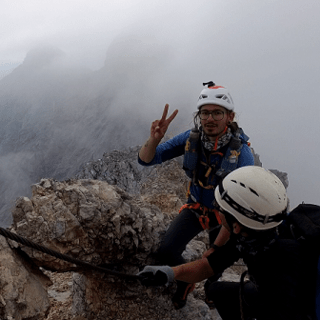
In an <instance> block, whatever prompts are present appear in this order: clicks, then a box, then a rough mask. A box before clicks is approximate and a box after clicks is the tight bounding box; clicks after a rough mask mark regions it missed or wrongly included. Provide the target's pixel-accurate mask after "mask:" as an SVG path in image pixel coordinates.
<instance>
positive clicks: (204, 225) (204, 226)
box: [199, 216, 210, 230]
mask: <svg viewBox="0 0 320 320" xmlns="http://www.w3.org/2000/svg"><path fill="white" fill-rule="evenodd" d="M199 222H200V224H201V227H202V229H203V230H207V229H209V222H210V219H209V217H207V216H200V217H199Z"/></svg>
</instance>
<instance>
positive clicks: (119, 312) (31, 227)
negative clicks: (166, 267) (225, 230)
mask: <svg viewBox="0 0 320 320" xmlns="http://www.w3.org/2000/svg"><path fill="white" fill-rule="evenodd" d="M138 150H139V147H136V148H131V149H129V150H126V151H121V152H120V151H113V152H111V153H109V154H104V156H103V158H102V159H99V160H97V161H92V162H88V163H86V164H85V165H84V166H83V167H82V169H81V171H80V172H79V173H78V174H77V175H76V178H73V179H69V180H66V181H56V180H54V179H42V180H41V181H40V182H39V183H37V184H34V185H33V186H32V196H31V197H30V198H28V197H20V198H18V199H17V201H16V205H15V207H14V208H13V210H12V215H13V224H12V227H11V230H12V231H14V232H16V233H17V234H19V235H21V236H23V237H25V238H28V239H29V240H32V241H34V242H36V243H39V244H42V245H44V246H46V247H48V248H49V249H52V250H55V251H57V252H59V253H63V254H66V255H68V256H70V257H73V258H75V259H80V260H81V261H85V262H86V263H89V264H92V265H98V266H101V267H103V268H107V269H112V270H114V271H119V272H121V273H124V274H131V275H134V274H136V273H137V272H138V271H139V270H141V269H142V268H143V266H144V265H147V264H155V263H156V261H155V259H154V253H155V252H156V250H157V248H158V246H159V243H160V241H161V236H162V235H163V234H164V232H165V231H166V229H167V228H168V226H169V224H170V223H171V221H172V219H173V218H174V217H175V216H176V215H177V214H178V211H179V208H180V207H181V206H182V205H183V204H184V203H185V201H186V196H185V193H186V190H187V185H188V179H187V178H186V175H185V173H184V171H183V170H182V168H181V167H182V166H181V159H173V160H171V161H168V162H166V163H164V164H162V165H158V166H152V167H147V168H145V167H141V166H139V165H138V164H137V153H138ZM257 159H258V160H259V156H258V157H257ZM276 174H277V175H282V176H283V177H284V178H287V177H286V174H283V173H281V172H277V173H276ZM284 181H285V180H284ZM207 245H208V234H207V233H206V232H202V233H200V234H199V235H198V236H197V237H196V238H195V239H194V240H193V241H191V242H190V243H189V244H188V246H187V248H186V250H185V252H184V253H183V256H184V258H185V259H186V261H192V260H196V259H199V258H200V257H201V256H202V254H203V252H204V251H205V250H206V248H207ZM15 250H16V251H17V252H19V250H20V252H23V254H22V255H26V256H27V257H28V259H30V261H32V263H33V264H36V265H37V266H38V267H41V268H40V269H41V270H42V269H45V270H47V271H45V274H46V275H47V276H48V277H49V278H50V279H52V281H58V282H59V284H60V286H59V285H56V284H55V285H51V286H50V287H49V288H48V289H46V286H48V283H47V284H46V285H44V286H43V290H44V291H45V294H44V295H43V296H44V297H47V298H46V299H47V300H46V301H50V305H51V307H50V309H49V307H48V306H47V311H42V309H41V311H39V315H38V316H37V319H39V320H58V319H59V320H60V319H66V320H69V319H70V320H71V319H73V320H84V319H86V320H88V319H89V320H90V319H98V320H99V319H141V320H142V319H185V320H188V319H203V320H204V319H206V320H207V319H208V320H209V319H215V320H216V319H220V318H219V316H218V314H217V312H215V311H212V310H209V308H208V307H207V306H206V305H205V303H204V302H203V301H204V290H203V284H204V282H202V283H199V284H197V286H196V289H195V291H194V292H193V293H192V294H190V295H189V297H190V298H189V297H188V303H187V305H186V307H185V308H183V309H181V310H175V309H174V307H173V305H172V303H171V297H172V295H173V293H174V291H175V285H173V286H171V287H168V288H167V287H163V288H146V287H144V286H141V285H140V283H139V282H137V281H135V280H128V279H123V278H118V277H116V276H112V275H109V274H107V273H101V272H98V271H95V270H90V269H87V268H86V269H84V268H83V267H81V265H78V264H72V263H69V262H67V261H64V260H60V259H58V258H55V257H53V256H51V255H48V254H45V253H42V252H40V251H37V250H34V249H31V248H29V247H26V246H22V245H17V244H15ZM2 251H3V250H1V252H2ZM0 261H2V260H0ZM23 265H24V264H23ZM243 268H244V267H243V265H241V264H240V266H239V267H232V268H230V269H228V270H226V272H225V273H224V275H223V279H227V280H228V281H239V277H240V274H241V272H242V271H243ZM26 270H27V271H26V277H30V278H32V277H35V279H39V283H41V284H42V283H44V278H43V274H42V277H41V276H40V274H41V272H40V271H39V269H37V270H38V274H37V273H36V275H37V276H34V275H33V272H31V271H29V269H28V268H27V269H26ZM59 274H60V275H62V274H65V275H67V276H65V277H63V276H59ZM15 281H16V279H15V278H12V282H15ZM47 281H48V279H47ZM28 288H29V287H28ZM39 290H40V289H39ZM48 299H49V300H48ZM4 301H5V302H6V300H4ZM1 303H2V299H1V297H0V304H1ZM47 303H48V302H47ZM3 305H4V304H3ZM15 308H17V306H16V305H14V307H12V310H15ZM0 310H5V309H4V308H0ZM6 312H7V311H6ZM46 312H47V314H45V313H46ZM17 319H20V318H17ZM21 319H24V318H21Z"/></svg>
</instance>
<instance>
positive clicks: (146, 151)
mask: <svg viewBox="0 0 320 320" xmlns="http://www.w3.org/2000/svg"><path fill="white" fill-rule="evenodd" d="M159 142H160V141H158V140H156V139H154V138H151V137H150V138H149V139H148V140H147V141H146V143H145V144H144V145H143V146H142V148H141V149H140V151H139V158H140V159H141V160H142V161H143V162H145V163H149V162H151V161H152V160H153V158H154V156H155V154H156V148H157V146H158V144H159Z"/></svg>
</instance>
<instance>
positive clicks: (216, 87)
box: [208, 86, 225, 89]
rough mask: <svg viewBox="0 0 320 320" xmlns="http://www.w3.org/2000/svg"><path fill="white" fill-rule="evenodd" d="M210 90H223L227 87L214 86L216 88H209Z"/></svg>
mask: <svg viewBox="0 0 320 320" xmlns="http://www.w3.org/2000/svg"><path fill="white" fill-rule="evenodd" d="M208 88H209V89H219V88H222V89H225V87H222V86H214V87H208Z"/></svg>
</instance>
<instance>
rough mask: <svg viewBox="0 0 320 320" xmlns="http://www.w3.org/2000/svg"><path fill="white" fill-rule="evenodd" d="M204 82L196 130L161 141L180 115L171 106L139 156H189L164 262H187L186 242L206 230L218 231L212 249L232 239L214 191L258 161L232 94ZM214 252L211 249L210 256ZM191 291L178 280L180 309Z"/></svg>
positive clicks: (146, 159) (161, 256)
mask: <svg viewBox="0 0 320 320" xmlns="http://www.w3.org/2000/svg"><path fill="white" fill-rule="evenodd" d="M204 86H205V88H204V89H203V90H202V91H201V93H200V96H199V98H198V101H197V103H196V108H197V112H196V114H195V116H194V124H195V128H193V129H192V130H187V131H185V132H183V133H181V134H179V135H177V136H175V137H173V138H171V139H169V140H168V141H166V142H164V143H160V142H161V140H162V138H163V137H164V135H165V133H166V131H167V129H168V126H169V125H170V123H171V122H172V121H173V119H174V118H175V117H176V115H177V113H178V110H175V111H174V112H173V113H172V114H171V116H170V117H168V118H167V115H168V109H169V106H168V105H166V106H165V108H164V112H163V115H162V118H161V119H160V120H155V121H154V122H153V123H152V125H151V129H150V137H149V139H148V140H147V142H146V143H145V144H144V145H143V146H142V148H141V149H140V152H139V156H138V162H139V163H140V164H141V165H144V166H150V165H155V164H160V163H163V162H165V161H167V160H170V159H173V158H175V157H179V156H181V155H184V161H183V168H184V170H185V172H186V174H187V175H188V176H189V177H190V180H191V181H190V186H189V190H188V198H187V203H186V204H185V205H184V206H183V207H182V208H181V209H180V214H179V215H178V216H177V217H176V218H175V220H174V221H173V222H172V224H171V225H170V227H169V229H168V231H167V232H166V234H165V235H164V237H163V239H162V242H161V245H160V248H159V250H158V255H157V256H158V260H159V263H163V264H169V265H171V266H175V265H179V264H182V263H183V262H184V259H183V257H182V253H183V251H184V250H185V248H186V245H187V244H188V243H189V242H190V241H191V240H192V239H193V238H194V237H195V236H196V235H197V234H199V233H200V232H201V231H203V230H204V229H207V230H214V231H212V232H210V234H209V235H210V242H211V244H212V246H213V247H214V246H221V245H222V244H223V243H225V242H226V241H227V239H228V237H229V232H228V231H227V230H226V229H225V228H224V227H223V226H221V221H220V218H219V215H218V213H217V211H215V210H214V205H213V204H214V200H215V199H214V192H213V190H214V188H215V187H216V185H217V184H218V182H219V181H220V180H221V178H222V177H223V176H224V175H225V174H227V173H228V172H231V171H233V170H234V169H236V168H239V167H244V166H248V165H253V164H254V158H253V154H252V152H251V149H250V148H249V146H248V143H247V140H248V137H247V136H246V135H245V134H244V132H243V131H242V129H241V128H239V127H238V126H237V124H236V122H234V117H235V112H234V109H235V107H234V103H233V100H232V98H231V95H230V93H229V92H228V90H227V89H226V88H224V87H222V86H217V85H215V84H214V83H213V82H212V81H211V82H208V83H204ZM218 233H219V235H218V236H217V234H218ZM213 250H214V248H210V249H209V250H208V252H206V253H205V255H208V254H209V253H210V252H212V251H213ZM217 278H218V277H217ZM191 290H192V286H191V285H190V284H188V283H183V282H179V283H178V286H177V291H176V293H175V295H174V296H173V298H172V301H173V303H174V306H175V308H177V309H179V308H182V307H183V306H184V305H185V304H186V297H187V295H188V293H189V292H190V291H191ZM206 302H207V303H208V304H209V302H210V301H209V300H206Z"/></svg>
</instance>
